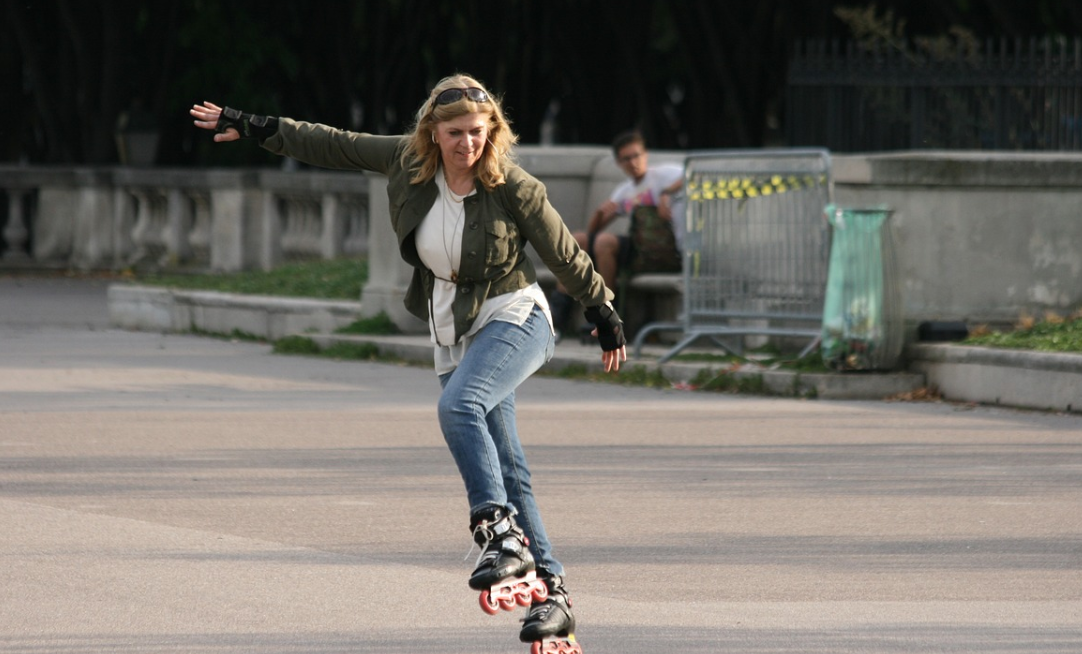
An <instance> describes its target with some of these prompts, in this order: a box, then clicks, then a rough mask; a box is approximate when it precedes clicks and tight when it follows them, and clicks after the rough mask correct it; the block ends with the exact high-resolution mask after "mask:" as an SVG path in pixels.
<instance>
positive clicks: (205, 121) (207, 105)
mask: <svg viewBox="0 0 1082 654" xmlns="http://www.w3.org/2000/svg"><path fill="white" fill-rule="evenodd" d="M189 113H190V114H191V115H192V116H194V117H195V126H196V127H198V128H200V129H209V130H211V131H214V130H215V129H217V127H218V117H219V116H221V115H222V108H221V107H219V106H218V105H216V104H214V103H213V102H206V101H204V102H203V104H201V105H198V104H197V105H192V109H191V111H190V112H189ZM239 138H240V132H238V131H237V130H235V129H233V128H232V127H230V128H228V129H226V130H225V131H224V132H222V133H221V134H215V135H214V140H215V141H216V142H219V143H224V142H226V141H236V140H237V139H239Z"/></svg>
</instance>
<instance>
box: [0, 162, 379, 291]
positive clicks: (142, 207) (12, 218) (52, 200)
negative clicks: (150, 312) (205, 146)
mask: <svg viewBox="0 0 1082 654" xmlns="http://www.w3.org/2000/svg"><path fill="white" fill-rule="evenodd" d="M0 193H3V194H4V195H5V196H6V200H7V201H6V203H5V208H6V213H5V214H4V220H3V222H2V224H3V226H4V227H3V229H2V230H0V236H2V252H3V253H2V255H0V259H2V260H0V263H5V264H12V265H16V264H17V265H20V266H21V267H42V268H73V269H78V270H110V269H111V270H123V269H127V268H141V269H161V270H179V269H183V270H213V271H223V272H232V271H239V270H246V269H270V268H273V267H275V266H277V265H279V264H281V263H282V262H284V261H290V260H301V259H313V258H324V259H331V258H336V257H341V256H363V255H366V254H367V253H368V231H369V228H368V216H369V215H370V214H369V206H368V205H369V196H368V178H367V177H365V176H363V175H356V174H346V173H335V172H324V171H319V172H289V173H287V172H282V171H277V170H219V169H192V170H182V169H139V168H94V169H90V168H66V169H65V168H44V167H42V168H39V167H16V166H7V167H0Z"/></svg>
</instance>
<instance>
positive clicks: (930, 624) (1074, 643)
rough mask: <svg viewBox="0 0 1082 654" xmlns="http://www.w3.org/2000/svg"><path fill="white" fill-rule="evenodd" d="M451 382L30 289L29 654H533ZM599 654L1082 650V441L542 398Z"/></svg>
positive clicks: (66, 289) (575, 395)
mask: <svg viewBox="0 0 1082 654" xmlns="http://www.w3.org/2000/svg"><path fill="white" fill-rule="evenodd" d="M436 392H437V383H436V381H435V379H434V376H433V373H432V372H431V370H426V369H421V368H410V367H399V366H391V365H386V364H366V363H356V362H333V361H327V360H322V359H305V358H286V357H280V356H275V355H271V354H270V353H269V351H268V348H266V347H265V346H261V345H255V344H250V343H231V342H228V341H221V340H213V339H206V338H196V337H188V336H163V335H158V334H147V333H129V332H120V331H115V330H110V329H108V328H107V321H106V311H105V284H104V282H100V283H99V282H94V281H87V280H66V279H63V278H60V279H52V280H27V279H17V278H0V526H2V528H0V557H2V558H0V607H2V609H0V652H19V653H24V652H25V653H35V654H37V653H43V652H102V653H105V652H110V653H115V652H132V653H136V652H138V653H144V652H158V653H165V652H168V653H172V652H177V653H181V652H183V653H188V654H190V653H197V654H203V653H206V654H221V653H233V652H270V653H273V654H278V653H286V652H299V653H303V654H325V653H327V654H329V653H332V652H371V653H377V652H378V653H383V654H387V653H389V654H396V653H420V652H440V653H449V654H454V653H462V654H465V653H470V654H473V653H478V652H521V653H523V654H524V653H525V652H526V651H528V648H527V647H526V646H524V645H521V644H519V643H518V642H517V639H516V633H517V628H518V623H517V619H518V617H520V616H519V615H511V614H501V615H499V616H496V617H489V616H486V615H484V614H482V613H481V611H480V610H479V609H478V608H477V606H476V603H475V596H474V595H473V594H472V593H471V592H470V591H468V589H467V588H466V586H465V578H466V576H467V575H468V573H469V570H470V565H471V563H472V559H471V561H470V562H466V561H464V560H463V558H462V557H463V556H464V555H465V554H466V549H467V547H468V546H469V538H468V535H467V531H466V525H465V504H464V498H463V493H462V491H461V482H460V481H459V480H458V478H457V475H456V473H455V470H454V469H453V467H452V464H451V461H450V458H449V455H448V454H447V453H446V450H445V447H444V445H443V443H442V439H441V437H440V435H439V432H438V429H437V426H436V423H435V419H434V408H433V405H434V400H435V397H436ZM520 406H521V416H520V418H521V431H522V433H523V438H524V440H525V441H526V443H527V447H528V453H529V455H530V457H531V461H532V464H533V467H534V474H535V485H536V488H537V491H538V493H539V496H540V498H541V501H542V507H543V509H544V511H545V513H546V516H547V519H548V522H549V528H550V531H551V532H552V534H553V536H554V539H555V542H556V545H557V547H558V553H559V555H560V556H561V558H562V559H563V561H564V563H565V564H566V565H567V566H568V569H569V572H570V584H571V588H572V591H573V595H574V598H575V600H576V608H577V610H578V613H579V617H580V620H581V625H580V628H579V630H578V631H579V637H580V640H581V642H582V643H583V646H584V650H585V652H586V654H603V653H612V654H615V653H617V652H619V653H624V654H639V653H643V654H646V653H650V654H653V653H656V652H681V653H692V654H699V653H702V654H706V653H714V652H721V651H737V652H752V653H761V654H765V653H779V654H780V653H786V654H788V653H795V652H810V653H816V654H818V653H822V654H827V653H836V652H882V653H884V654H898V653H909V652H912V653H918V652H919V653H926V652H972V653H978V652H980V653H988V652H992V653H996V654H1005V653H1014V652H1041V653H1042V654H1044V653H1053V652H1056V653H1059V652H1062V653H1065V654H1066V653H1068V652H1070V653H1077V652H1079V651H1082V418H1080V417H1079V416H1060V415H1052V414H1044V413H1025V412H1013V411H1007V410H997V409H985V408H969V407H960V406H955V405H949V404H902V403H883V402H864V403H861V402H828V401H822V400H819V401H799V400H779V399H765V398H748V397H737V396H728V395H726V396H719V395H706V394H696V393H681V392H675V391H666V392H663V391H654V390H647V389H627V388H621V387H615V386H609V385H596V384H589V383H582V382H569V381H561V380H556V379H533V380H531V381H529V382H527V384H526V385H524V387H523V388H522V389H521V392H520Z"/></svg>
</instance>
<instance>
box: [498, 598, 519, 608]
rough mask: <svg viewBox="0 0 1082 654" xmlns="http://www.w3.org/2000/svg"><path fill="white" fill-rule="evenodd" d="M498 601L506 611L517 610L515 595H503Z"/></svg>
mask: <svg viewBox="0 0 1082 654" xmlns="http://www.w3.org/2000/svg"><path fill="white" fill-rule="evenodd" d="M496 601H498V602H499V603H500V608H501V609H503V610H504V611H514V610H515V598H514V597H507V598H503V597H501V598H500V599H498V600H496Z"/></svg>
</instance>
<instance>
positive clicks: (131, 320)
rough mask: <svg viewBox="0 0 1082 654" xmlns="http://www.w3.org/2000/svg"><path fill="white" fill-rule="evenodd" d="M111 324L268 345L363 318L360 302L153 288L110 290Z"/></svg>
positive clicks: (117, 286) (121, 286)
mask: <svg viewBox="0 0 1082 654" xmlns="http://www.w3.org/2000/svg"><path fill="white" fill-rule="evenodd" d="M108 302H109V322H110V324H112V325H113V326H115V327H120V328H123V329H135V330H149V331H167V332H191V331H204V332H211V333H216V334H230V333H232V332H233V331H234V330H236V331H240V332H243V333H245V334H251V335H253V336H258V337H260V338H266V339H269V340H278V339H279V338H282V337H283V336H288V335H290V334H298V333H305V332H333V331H334V330H336V329H338V328H340V327H345V326H346V325H349V324H350V323H352V322H354V321H355V320H357V319H358V318H360V315H361V303H360V302H346V301H331V300H313V299H307V298H281V297H269V296H253V295H235V294H231V293H215V292H211V291H184V290H178V289H169V288H159V287H153V286H136V285H129V284H114V285H112V286H110V287H109V291H108Z"/></svg>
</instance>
